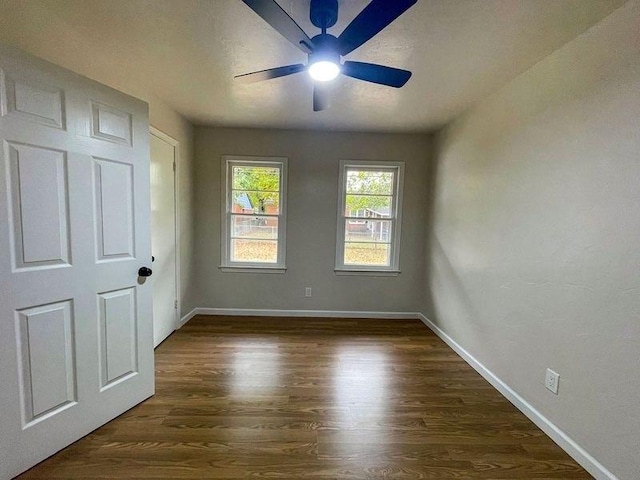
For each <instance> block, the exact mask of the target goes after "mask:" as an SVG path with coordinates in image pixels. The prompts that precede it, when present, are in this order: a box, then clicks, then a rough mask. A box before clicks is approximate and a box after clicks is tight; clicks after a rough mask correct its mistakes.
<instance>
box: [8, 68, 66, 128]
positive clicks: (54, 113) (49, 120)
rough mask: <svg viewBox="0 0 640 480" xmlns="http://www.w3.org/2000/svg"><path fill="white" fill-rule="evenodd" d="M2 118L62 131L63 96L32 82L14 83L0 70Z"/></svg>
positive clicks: (17, 81) (15, 80)
mask: <svg viewBox="0 0 640 480" xmlns="http://www.w3.org/2000/svg"><path fill="white" fill-rule="evenodd" d="M0 87H1V89H0V90H1V91H0V95H1V98H2V102H1V103H2V110H1V114H2V115H3V116H4V115H11V116H13V117H16V118H20V119H23V120H27V121H32V122H37V123H40V124H42V125H46V126H48V127H54V128H59V129H64V128H65V123H66V122H65V120H66V119H65V106H64V92H63V91H62V90H61V89H59V88H56V87H54V86H51V85H46V84H43V83H41V82H38V81H35V80H33V79H30V80H23V79H14V78H12V77H11V76H9V75H6V74H5V72H4V71H2V70H0Z"/></svg>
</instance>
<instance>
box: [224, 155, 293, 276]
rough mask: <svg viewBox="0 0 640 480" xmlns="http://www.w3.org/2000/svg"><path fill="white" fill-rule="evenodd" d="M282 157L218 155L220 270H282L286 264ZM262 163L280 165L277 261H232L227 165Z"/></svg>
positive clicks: (284, 173)
mask: <svg viewBox="0 0 640 480" xmlns="http://www.w3.org/2000/svg"><path fill="white" fill-rule="evenodd" d="M287 164H288V161H287V158H285V157H253V156H252V157H248V156H236V155H223V156H222V177H221V181H220V183H221V185H222V189H221V190H222V192H221V193H222V201H221V205H222V212H221V222H222V228H221V232H222V238H221V242H220V247H221V255H220V259H221V265H220V270H221V271H223V272H234V273H285V272H286V270H287V268H286V251H287V242H286V240H287V239H286V232H287V170H288V168H287V166H288V165H287ZM256 165H260V166H266V167H276V168H278V169H280V191H279V194H280V214H279V215H278V261H277V263H263V262H232V261H231V251H230V249H231V204H232V202H231V190H232V188H231V184H230V182H231V175H230V173H231V168H232V167H233V166H256Z"/></svg>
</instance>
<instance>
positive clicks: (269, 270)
mask: <svg viewBox="0 0 640 480" xmlns="http://www.w3.org/2000/svg"><path fill="white" fill-rule="evenodd" d="M218 268H219V269H220V271H221V272H225V273H287V269H286V267H230V266H223V265H220V266H219V267H218Z"/></svg>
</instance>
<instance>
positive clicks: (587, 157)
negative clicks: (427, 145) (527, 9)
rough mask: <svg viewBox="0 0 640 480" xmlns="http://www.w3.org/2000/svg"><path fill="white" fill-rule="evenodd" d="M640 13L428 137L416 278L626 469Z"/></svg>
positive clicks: (619, 17) (633, 367)
mask: <svg viewBox="0 0 640 480" xmlns="http://www.w3.org/2000/svg"><path fill="white" fill-rule="evenodd" d="M638 25H640V2H637V1H633V2H630V3H628V4H627V5H626V6H624V7H622V8H621V9H619V10H618V11H616V12H614V13H613V14H612V15H611V16H610V17H608V18H606V19H605V20H604V21H602V22H601V23H600V24H598V25H596V26H595V27H594V28H592V29H590V30H589V31H588V32H586V33H585V34H583V35H581V36H579V37H578V38H576V39H575V40H574V41H572V42H570V43H569V44H567V45H566V46H565V47H563V48H561V49H560V50H558V51H556V52H555V53H553V54H552V55H551V56H549V57H548V58H546V59H545V60H543V61H542V62H540V63H539V64H538V65H536V66H535V67H534V68H532V69H531V70H529V71H528V72H525V73H524V74H522V75H521V76H519V77H518V78H517V79H515V80H514V81H513V82H512V83H511V84H509V85H508V86H506V87H505V88H503V89H502V90H501V91H499V92H497V93H496V94H495V95H493V96H492V97H490V98H488V99H487V100H486V101H484V102H483V103H482V104H480V105H479V106H477V107H476V108H474V109H473V110H472V111H471V112H469V113H468V114H467V115H465V116H464V117H463V118H460V119H459V120H458V121H457V122H455V123H454V124H453V125H452V126H450V128H448V129H447V130H446V131H444V132H443V133H442V134H441V135H440V136H439V146H438V150H439V151H438V154H437V155H438V160H437V165H436V167H435V172H434V177H433V178H432V183H433V185H434V189H433V191H434V193H433V195H434V201H433V211H432V216H431V220H430V224H431V227H432V232H431V234H430V235H429V244H428V249H427V252H428V253H427V268H426V271H425V275H426V277H427V282H426V283H425V290H424V292H425V297H426V298H428V299H429V300H428V301H427V302H425V305H424V309H425V312H426V313H427V315H428V316H429V317H430V318H431V319H432V320H433V321H435V322H436V323H437V324H438V325H439V326H440V327H441V328H442V329H443V330H444V331H445V332H447V333H448V334H449V335H450V336H451V337H453V338H454V339H455V340H456V341H457V342H458V343H460V344H461V345H462V346H463V347H464V348H465V349H467V350H468V351H469V352H470V353H471V354H472V355H474V356H475V357H476V358H478V359H479V360H480V361H481V362H482V363H484V364H485V365H486V366H487V367H488V368H489V369H490V370H492V371H493V372H494V373H496V374H497V375H498V376H499V377H500V378H502V379H503V380H504V381H505V382H506V383H507V384H508V385H510V386H511V387H512V388H513V389H514V390H516V391H517V392H518V393H519V394H520V395H522V396H523V397H524V398H525V399H526V400H528V401H529V402H530V403H531V404H532V405H533V406H534V407H535V408H536V409H538V410H539V411H540V412H541V413H542V414H543V415H545V416H546V417H548V418H549V419H550V420H551V421H552V422H553V423H555V424H556V425H557V426H558V427H560V428H561V429H563V430H564V431H565V432H567V433H568V434H569V435H570V436H571V437H572V438H573V439H574V440H576V441H577V443H578V444H580V445H581V446H582V447H584V448H585V449H586V450H587V451H588V452H589V453H590V454H591V455H593V456H594V457H595V458H596V459H598V460H599V461H600V462H601V463H602V464H603V465H604V466H605V467H607V468H608V469H609V470H611V471H612V472H613V473H614V474H616V475H617V476H618V477H619V478H621V479H637V478H640V461H639V460H638V452H640V408H639V404H638V401H639V399H640V36H639V35H638ZM547 367H551V368H552V369H554V370H555V371H557V372H558V373H560V375H561V377H560V392H559V395H558V396H556V395H553V394H552V393H551V392H549V391H547V390H545V388H544V385H543V379H544V373H545V369H546V368H547Z"/></svg>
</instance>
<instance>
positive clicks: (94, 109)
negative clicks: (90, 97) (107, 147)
mask: <svg viewBox="0 0 640 480" xmlns="http://www.w3.org/2000/svg"><path fill="white" fill-rule="evenodd" d="M91 136H92V137H94V138H98V139H100V140H106V141H108V142H113V143H119V144H122V145H128V146H131V145H133V133H132V117H131V114H130V113H127V112H124V111H122V110H119V109H117V108H114V107H111V106H109V105H104V104H102V103H98V102H92V103H91Z"/></svg>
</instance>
